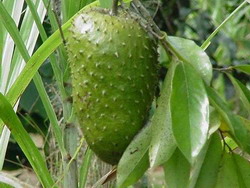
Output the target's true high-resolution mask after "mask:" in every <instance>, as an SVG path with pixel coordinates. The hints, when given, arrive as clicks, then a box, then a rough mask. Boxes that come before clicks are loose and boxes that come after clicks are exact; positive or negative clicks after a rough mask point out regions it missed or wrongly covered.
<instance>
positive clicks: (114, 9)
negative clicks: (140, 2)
mask: <svg viewBox="0 0 250 188" xmlns="http://www.w3.org/2000/svg"><path fill="white" fill-rule="evenodd" d="M118 2H119V0H113V5H112V11H111V14H112V15H114V16H116V15H117V14H118Z"/></svg>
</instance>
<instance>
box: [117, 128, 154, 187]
mask: <svg viewBox="0 0 250 188" xmlns="http://www.w3.org/2000/svg"><path fill="white" fill-rule="evenodd" d="M151 132H152V128H151V126H150V125H148V126H146V127H144V128H143V129H142V130H141V131H140V133H139V134H138V135H137V136H136V137H135V138H134V140H133V141H132V142H131V143H130V145H129V146H128V147H127V149H126V150H125V152H124V153H123V156H122V158H121V160H120V162H119V164H118V167H117V187H118V188H123V187H124V188H125V187H128V186H129V185H132V184H134V183H135V182H136V181H137V180H138V179H139V178H140V177H141V176H142V175H143V174H144V173H145V171H146V170H147V169H148V167H149V157H148V148H149V144H150V141H151V137H152V134H151Z"/></svg>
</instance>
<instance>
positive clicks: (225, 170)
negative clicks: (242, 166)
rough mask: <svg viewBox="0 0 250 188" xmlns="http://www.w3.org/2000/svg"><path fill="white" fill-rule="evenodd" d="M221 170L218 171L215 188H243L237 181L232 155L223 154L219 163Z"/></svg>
mask: <svg viewBox="0 0 250 188" xmlns="http://www.w3.org/2000/svg"><path fill="white" fill-rule="evenodd" d="M220 165H221V168H220V170H219V174H218V179H217V182H216V185H215V188H222V187H232V188H233V187H235V188H239V187H244V186H242V182H240V181H239V179H238V175H237V171H236V166H235V164H234V161H233V158H232V155H231V154H229V153H224V155H223V159H222V162H221V164H220Z"/></svg>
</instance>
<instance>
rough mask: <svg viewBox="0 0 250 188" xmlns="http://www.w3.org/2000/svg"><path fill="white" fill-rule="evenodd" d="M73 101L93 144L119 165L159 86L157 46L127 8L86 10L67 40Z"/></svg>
mask: <svg viewBox="0 0 250 188" xmlns="http://www.w3.org/2000/svg"><path fill="white" fill-rule="evenodd" d="M67 51H68V57H69V62H70V67H71V72H72V85H73V101H74V107H75V110H76V112H77V116H78V120H79V124H80V126H81V128H82V130H83V133H84V136H85V138H86V141H87V143H88V144H89V146H90V148H91V149H92V150H93V151H94V152H95V153H96V154H97V155H98V156H99V157H100V158H101V159H102V160H103V161H105V162H107V163H110V164H117V163H118V161H119V159H120V158H121V156H122V154H123V152H124V150H125V149H126V147H127V146H128V144H129V143H130V142H131V140H132V139H133V137H134V136H135V135H136V134H137V133H138V131H139V130H140V129H141V128H142V127H143V125H144V124H145V122H146V120H147V117H148V111H149V109H150V106H151V103H152V100H153V98H154V93H155V86H156V85H157V44H156V42H155V41H154V40H153V39H152V38H151V36H149V34H148V33H147V32H146V31H145V30H144V29H143V28H141V26H140V25H139V24H138V23H137V21H136V19H134V18H133V17H131V14H128V13H127V12H125V11H120V12H119V14H118V16H111V15H110V12H109V11H108V10H105V9H100V8H95V9H90V10H88V11H86V10H85V11H82V12H80V13H79V15H78V16H77V17H76V18H75V19H74V20H73V22H72V26H71V28H70V35H69V37H68V39H67Z"/></svg>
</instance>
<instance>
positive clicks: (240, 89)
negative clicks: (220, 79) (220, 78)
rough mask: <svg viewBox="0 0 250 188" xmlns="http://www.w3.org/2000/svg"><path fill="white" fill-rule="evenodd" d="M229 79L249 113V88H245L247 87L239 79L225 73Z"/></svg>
mask: <svg viewBox="0 0 250 188" xmlns="http://www.w3.org/2000/svg"><path fill="white" fill-rule="evenodd" d="M227 76H228V77H229V79H230V80H231V82H232V84H233V85H234V88H235V90H236V92H237V94H238V96H239V98H240V100H241V101H242V104H243V105H244V106H245V108H246V110H247V111H248V113H249V114H250V90H249V89H247V87H246V86H245V85H244V84H242V83H241V82H240V81H239V80H237V79H236V78H234V77H233V76H232V75H230V74H227Z"/></svg>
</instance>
